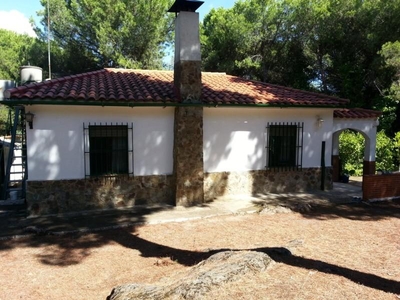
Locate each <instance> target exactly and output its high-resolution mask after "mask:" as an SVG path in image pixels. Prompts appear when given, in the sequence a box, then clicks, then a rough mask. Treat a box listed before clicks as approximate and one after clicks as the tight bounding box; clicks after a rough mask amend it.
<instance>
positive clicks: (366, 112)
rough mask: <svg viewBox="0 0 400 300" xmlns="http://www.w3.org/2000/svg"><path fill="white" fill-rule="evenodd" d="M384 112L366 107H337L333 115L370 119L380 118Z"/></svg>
mask: <svg viewBox="0 0 400 300" xmlns="http://www.w3.org/2000/svg"><path fill="white" fill-rule="evenodd" d="M381 115H382V112H380V111H377V110H371V109H365V108H344V109H336V110H335V111H334V112H333V117H334V118H338V119H369V118H379V117H380V116H381Z"/></svg>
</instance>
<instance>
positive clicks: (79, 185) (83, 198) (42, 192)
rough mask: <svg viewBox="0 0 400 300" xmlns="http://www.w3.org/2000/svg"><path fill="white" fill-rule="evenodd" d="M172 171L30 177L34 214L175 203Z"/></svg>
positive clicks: (31, 211)
mask: <svg viewBox="0 0 400 300" xmlns="http://www.w3.org/2000/svg"><path fill="white" fill-rule="evenodd" d="M173 187H174V184H173V176H172V175H158V176H137V177H128V176H123V177H112V178H89V179H78V180H57V181H28V182H27V195H26V201H27V204H28V213H29V214H30V215H48V214H57V213H67V212H76V211H85V210H95V209H113V208H128V207H132V206H135V205H142V204H147V205H150V204H161V203H165V204H171V205H173V204H174V202H175V201H174V192H173V191H174V189H173Z"/></svg>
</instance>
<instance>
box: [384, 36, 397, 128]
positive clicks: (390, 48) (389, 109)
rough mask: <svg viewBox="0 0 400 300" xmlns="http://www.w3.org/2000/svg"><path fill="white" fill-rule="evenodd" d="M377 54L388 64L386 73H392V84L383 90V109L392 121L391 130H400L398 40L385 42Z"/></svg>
mask: <svg viewBox="0 0 400 300" xmlns="http://www.w3.org/2000/svg"><path fill="white" fill-rule="evenodd" d="M379 54H380V55H381V56H382V57H383V59H384V60H385V63H386V66H388V74H390V75H392V85H391V86H390V88H388V89H387V90H386V91H385V92H386V94H385V95H386V99H387V104H386V106H385V108H384V111H385V113H386V115H388V119H389V117H390V120H391V121H392V124H393V126H392V129H393V132H397V131H400V41H395V42H388V43H385V44H384V45H383V46H382V49H381V51H380V52H379Z"/></svg>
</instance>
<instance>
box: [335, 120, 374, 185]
mask: <svg viewBox="0 0 400 300" xmlns="http://www.w3.org/2000/svg"><path fill="white" fill-rule="evenodd" d="M346 130H351V131H353V132H354V133H356V132H357V133H360V136H361V137H362V138H363V141H359V143H360V144H363V150H362V152H363V161H362V166H361V168H362V174H357V175H370V174H375V152H376V130H372V132H371V130H366V131H363V130H360V128H354V127H353V128H352V127H348V128H343V129H340V130H338V131H336V132H334V133H333V136H332V167H333V178H332V179H333V181H334V182H340V181H344V180H346V177H345V176H343V175H344V174H345V173H346V174H349V175H353V174H354V173H353V172H352V171H351V170H348V169H349V168H347V169H346V168H345V165H344V164H343V156H345V155H346V153H341V152H340V148H341V147H340V135H341V134H343V133H344V132H345V131H346ZM357 137H359V136H357ZM358 151H359V150H358ZM358 151H357V149H354V152H355V153H357V152H358ZM342 152H343V150H342ZM354 167H355V169H359V168H360V166H357V165H354Z"/></svg>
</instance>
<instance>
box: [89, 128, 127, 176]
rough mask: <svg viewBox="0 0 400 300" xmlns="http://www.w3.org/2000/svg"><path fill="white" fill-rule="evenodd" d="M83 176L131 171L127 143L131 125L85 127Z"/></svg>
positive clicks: (109, 174)
mask: <svg viewBox="0 0 400 300" xmlns="http://www.w3.org/2000/svg"><path fill="white" fill-rule="evenodd" d="M84 132H85V176H86V177H88V176H115V175H119V174H131V173H133V167H130V165H131V162H133V157H132V155H133V151H132V149H130V147H129V144H132V142H130V141H132V140H133V138H131V139H130V138H129V133H130V132H132V126H131V127H130V128H129V127H128V125H107V124H106V125H101V124H100V125H96V124H95V125H90V124H89V126H88V127H86V128H85V125H84Z"/></svg>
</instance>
